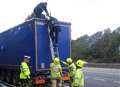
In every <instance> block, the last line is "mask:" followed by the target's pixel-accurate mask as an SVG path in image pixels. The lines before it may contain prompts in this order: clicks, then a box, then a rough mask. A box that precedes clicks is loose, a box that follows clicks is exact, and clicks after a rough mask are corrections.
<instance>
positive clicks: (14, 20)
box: [0, 0, 120, 39]
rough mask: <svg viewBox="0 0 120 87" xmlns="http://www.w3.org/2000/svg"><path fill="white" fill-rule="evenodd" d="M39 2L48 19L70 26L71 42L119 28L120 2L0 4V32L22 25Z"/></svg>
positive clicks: (0, 0)
mask: <svg viewBox="0 0 120 87" xmlns="http://www.w3.org/2000/svg"><path fill="white" fill-rule="evenodd" d="M42 1H47V2H48V9H49V12H51V15H52V16H54V17H56V18H58V19H59V20H61V21H67V22H71V23H72V26H71V29H72V39H76V38H78V37H80V36H82V35H84V34H88V35H92V34H93V33H95V32H97V31H101V30H104V29H106V28H108V27H109V28H111V29H112V30H113V29H116V28H117V27H119V26H120V0H0V32H2V31H5V30H7V29H9V28H11V27H13V26H15V25H18V24H20V23H22V22H23V21H24V20H25V18H26V17H27V16H28V15H30V14H31V13H32V11H33V9H34V7H35V6H36V5H37V4H38V3H40V2H42Z"/></svg>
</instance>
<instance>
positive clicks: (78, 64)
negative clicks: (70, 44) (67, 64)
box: [75, 60, 86, 68]
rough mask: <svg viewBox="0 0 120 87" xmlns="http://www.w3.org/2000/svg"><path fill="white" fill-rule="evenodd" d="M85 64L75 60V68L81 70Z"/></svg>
mask: <svg viewBox="0 0 120 87" xmlns="http://www.w3.org/2000/svg"><path fill="white" fill-rule="evenodd" d="M85 64H86V62H85V61H82V60H77V62H76V63H75V65H76V67H78V68H83V67H84V66H85Z"/></svg>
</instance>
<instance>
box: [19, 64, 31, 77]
mask: <svg viewBox="0 0 120 87" xmlns="http://www.w3.org/2000/svg"><path fill="white" fill-rule="evenodd" d="M20 69H21V72H20V79H27V78H28V79H29V78H30V69H29V66H28V64H27V63H26V62H22V63H21V66H20Z"/></svg>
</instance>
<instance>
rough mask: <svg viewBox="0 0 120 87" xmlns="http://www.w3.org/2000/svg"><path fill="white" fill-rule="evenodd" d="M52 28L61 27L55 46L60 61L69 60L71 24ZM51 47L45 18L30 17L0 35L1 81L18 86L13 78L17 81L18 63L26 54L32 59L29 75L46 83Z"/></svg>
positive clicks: (59, 23)
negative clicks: (30, 73) (42, 79)
mask: <svg viewBox="0 0 120 87" xmlns="http://www.w3.org/2000/svg"><path fill="white" fill-rule="evenodd" d="M55 26H56V27H59V28H60V32H59V34H58V44H57V47H58V49H57V50H58V53H59V58H60V60H63V61H65V60H66V58H68V57H71V52H70V51H71V28H70V27H71V24H70V23H67V22H60V21H58V22H57V23H55ZM56 29H57V28H56ZM50 48H51V46H50V39H49V32H48V23H47V21H46V19H39V18H32V19H30V20H27V21H25V22H24V23H22V24H20V25H18V26H16V27H13V28H11V29H9V30H7V31H5V32H3V33H1V34H0V79H1V80H5V81H7V82H12V83H14V84H15V83H17V82H16V81H17V80H16V78H19V72H18V71H19V66H20V63H21V61H22V60H23V57H24V55H27V56H31V59H30V67H31V72H32V76H33V77H37V78H38V77H40V76H42V78H44V79H45V80H46V79H47V78H49V75H50V72H49V67H50V63H51V62H52V56H51V55H52V53H51V49H50ZM62 66H63V65H62ZM63 67H64V66H63ZM39 79H40V78H39ZM37 81H38V80H37ZM45 82H47V81H45ZM45 82H44V83H45ZM39 83H41V81H38V83H37V84H39Z"/></svg>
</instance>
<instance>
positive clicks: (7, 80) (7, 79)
mask: <svg viewBox="0 0 120 87" xmlns="http://www.w3.org/2000/svg"><path fill="white" fill-rule="evenodd" d="M5 78H6V82H8V83H9V82H10V75H9V74H7V75H6V77H5Z"/></svg>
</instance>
